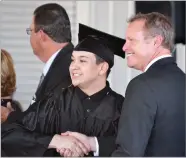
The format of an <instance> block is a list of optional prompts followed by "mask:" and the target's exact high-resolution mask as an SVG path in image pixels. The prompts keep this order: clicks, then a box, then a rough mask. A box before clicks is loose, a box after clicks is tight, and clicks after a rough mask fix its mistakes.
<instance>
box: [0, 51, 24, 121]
mask: <svg viewBox="0 0 186 158" xmlns="http://www.w3.org/2000/svg"><path fill="white" fill-rule="evenodd" d="M15 90H16V73H15V69H14V65H13V59H12V57H11V56H10V54H9V53H8V52H7V51H6V50H4V49H1V123H2V122H5V121H6V120H7V119H8V121H11V120H14V117H13V115H12V116H11V117H8V115H7V114H8V113H7V112H6V110H7V108H8V109H9V110H10V111H19V112H21V111H22V110H21V107H20V104H19V103H18V102H17V101H15V100H13V94H14V92H15ZM10 103H11V104H12V107H11V106H10ZM5 107H7V108H5Z"/></svg>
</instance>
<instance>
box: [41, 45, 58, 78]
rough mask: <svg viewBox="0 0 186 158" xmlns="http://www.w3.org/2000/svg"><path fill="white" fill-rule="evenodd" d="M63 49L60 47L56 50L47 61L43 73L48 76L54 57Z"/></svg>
mask: <svg viewBox="0 0 186 158" xmlns="http://www.w3.org/2000/svg"><path fill="white" fill-rule="evenodd" d="M60 50H61V49H59V50H58V51H57V52H55V53H54V54H53V55H52V56H51V57H50V58H49V59H48V61H47V62H46V64H45V66H44V68H43V75H44V76H46V74H47V72H48V70H49V69H50V66H51V65H52V63H53V61H54V59H55V58H56V56H57V55H58V53H59V52H60Z"/></svg>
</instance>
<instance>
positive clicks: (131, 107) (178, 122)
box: [112, 57, 185, 157]
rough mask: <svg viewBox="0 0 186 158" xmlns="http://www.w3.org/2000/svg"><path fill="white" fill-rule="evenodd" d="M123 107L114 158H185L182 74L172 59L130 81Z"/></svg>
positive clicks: (164, 60)
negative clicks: (133, 157)
mask: <svg viewBox="0 0 186 158" xmlns="http://www.w3.org/2000/svg"><path fill="white" fill-rule="evenodd" d="M123 107H124V108H123V109H122V113H121V117H120V122H119V127H118V135H117V139H116V144H117V149H116V150H115V151H114V153H113V154H112V156H113V157H116V156H122V157H124V156H127V157H128V156H135V157H141V156H148V157H151V156H156V157H164V156H168V157H178V156H184V152H185V74H184V73H183V71H181V70H180V68H178V66H177V64H176V63H175V61H174V59H173V58H172V57H168V58H163V59H160V60H158V61H157V62H155V63H154V64H153V65H152V66H151V67H150V68H149V69H148V70H147V71H146V72H145V73H143V74H141V75H139V76H137V77H135V78H134V79H133V80H131V82H130V83H129V85H128V87H127V90H126V95H125V101H124V105H123Z"/></svg>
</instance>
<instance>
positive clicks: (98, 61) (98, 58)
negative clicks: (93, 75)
mask: <svg viewBox="0 0 186 158" xmlns="http://www.w3.org/2000/svg"><path fill="white" fill-rule="evenodd" d="M95 57H96V64H97V65H98V64H100V63H103V62H106V61H105V60H104V59H102V58H101V57H99V56H97V55H96V54H95ZM110 71H111V69H110V67H109V68H108V70H107V77H108V76H109V74H110Z"/></svg>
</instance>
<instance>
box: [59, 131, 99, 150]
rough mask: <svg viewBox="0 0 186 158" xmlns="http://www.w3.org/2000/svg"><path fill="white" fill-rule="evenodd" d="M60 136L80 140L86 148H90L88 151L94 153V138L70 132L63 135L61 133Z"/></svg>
mask: <svg viewBox="0 0 186 158" xmlns="http://www.w3.org/2000/svg"><path fill="white" fill-rule="evenodd" d="M61 135H62V136H73V137H75V138H77V139H78V140H80V141H81V142H82V143H83V144H84V145H85V146H86V147H87V148H90V151H93V152H95V151H96V140H95V137H88V136H86V135H84V134H81V133H78V132H70V131H67V132H65V133H61ZM90 151H89V152H90Z"/></svg>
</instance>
